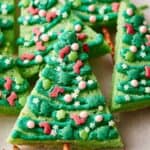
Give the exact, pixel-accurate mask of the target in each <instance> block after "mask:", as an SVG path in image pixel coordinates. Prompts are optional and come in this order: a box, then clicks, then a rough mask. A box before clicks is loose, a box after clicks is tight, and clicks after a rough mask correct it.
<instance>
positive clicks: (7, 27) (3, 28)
mask: <svg viewBox="0 0 150 150" xmlns="http://www.w3.org/2000/svg"><path fill="white" fill-rule="evenodd" d="M14 24H15V10H14V1H13V0H1V1H0V54H12V53H14V52H15V50H16V49H15V42H14V41H15V38H16V37H15V30H16V29H15V26H14Z"/></svg>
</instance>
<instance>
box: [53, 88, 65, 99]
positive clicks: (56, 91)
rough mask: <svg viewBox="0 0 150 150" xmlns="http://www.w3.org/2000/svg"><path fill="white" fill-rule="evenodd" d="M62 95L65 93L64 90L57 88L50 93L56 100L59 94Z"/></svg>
mask: <svg viewBox="0 0 150 150" xmlns="http://www.w3.org/2000/svg"><path fill="white" fill-rule="evenodd" d="M60 93H64V89H63V88H61V87H58V86H56V87H54V89H53V90H52V92H51V93H50V97H52V98H56V97H57V96H58V94H60Z"/></svg>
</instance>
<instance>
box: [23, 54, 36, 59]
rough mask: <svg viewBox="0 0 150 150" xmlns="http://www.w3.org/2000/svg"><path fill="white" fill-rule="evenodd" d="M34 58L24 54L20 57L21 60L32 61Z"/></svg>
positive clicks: (31, 55)
mask: <svg viewBox="0 0 150 150" xmlns="http://www.w3.org/2000/svg"><path fill="white" fill-rule="evenodd" d="M34 57H35V56H34V55H33V54H29V53H24V54H22V55H21V60H32V59H33V58H34Z"/></svg>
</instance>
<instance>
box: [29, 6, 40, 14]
mask: <svg viewBox="0 0 150 150" xmlns="http://www.w3.org/2000/svg"><path fill="white" fill-rule="evenodd" d="M28 12H29V13H31V14H32V15H36V14H38V12H39V10H38V9H37V8H34V7H29V8H28Z"/></svg>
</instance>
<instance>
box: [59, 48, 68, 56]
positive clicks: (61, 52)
mask: <svg viewBox="0 0 150 150" xmlns="http://www.w3.org/2000/svg"><path fill="white" fill-rule="evenodd" d="M69 52H70V47H69V46H66V47H64V48H62V49H61V50H60V52H59V57H60V58H64V57H65V55H67V54H69Z"/></svg>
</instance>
